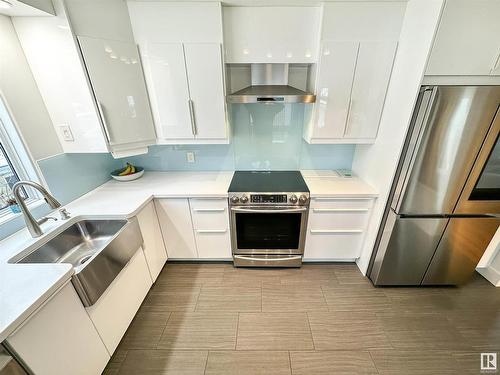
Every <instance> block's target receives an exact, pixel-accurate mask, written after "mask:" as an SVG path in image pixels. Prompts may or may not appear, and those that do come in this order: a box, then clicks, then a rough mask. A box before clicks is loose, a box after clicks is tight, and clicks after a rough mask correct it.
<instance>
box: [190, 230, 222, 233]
mask: <svg viewBox="0 0 500 375" xmlns="http://www.w3.org/2000/svg"><path fill="white" fill-rule="evenodd" d="M226 232H227V229H197V230H196V233H226Z"/></svg>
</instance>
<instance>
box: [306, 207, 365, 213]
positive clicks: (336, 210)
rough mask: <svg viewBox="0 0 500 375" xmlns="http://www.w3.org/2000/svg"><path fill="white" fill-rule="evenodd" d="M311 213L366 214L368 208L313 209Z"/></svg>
mask: <svg viewBox="0 0 500 375" xmlns="http://www.w3.org/2000/svg"><path fill="white" fill-rule="evenodd" d="M313 212H368V208H313Z"/></svg>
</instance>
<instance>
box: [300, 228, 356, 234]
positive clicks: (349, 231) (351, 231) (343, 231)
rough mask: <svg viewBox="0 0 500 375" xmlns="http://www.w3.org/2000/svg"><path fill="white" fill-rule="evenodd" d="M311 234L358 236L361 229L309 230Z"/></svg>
mask: <svg viewBox="0 0 500 375" xmlns="http://www.w3.org/2000/svg"><path fill="white" fill-rule="evenodd" d="M310 232H311V234H360V233H363V231H362V230H361V229H311V231H310Z"/></svg>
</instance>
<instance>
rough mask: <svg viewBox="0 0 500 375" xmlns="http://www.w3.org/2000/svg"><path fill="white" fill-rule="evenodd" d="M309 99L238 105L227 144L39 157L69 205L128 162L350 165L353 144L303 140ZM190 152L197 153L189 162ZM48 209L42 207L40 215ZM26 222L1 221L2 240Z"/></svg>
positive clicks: (187, 167)
mask: <svg viewBox="0 0 500 375" xmlns="http://www.w3.org/2000/svg"><path fill="white" fill-rule="evenodd" d="M310 109H311V105H307V104H276V103H273V104H261V103H259V104H233V105H230V106H229V116H230V121H231V124H232V126H231V127H232V134H231V143H230V144H228V145H172V146H170V145H163V146H152V147H150V148H149V153H148V154H146V155H140V156H134V157H130V158H126V159H121V160H115V159H113V158H112V157H111V155H110V154H61V155H56V156H53V157H51V158H48V159H44V160H41V161H39V162H38V164H39V166H40V169H41V171H42V173H43V175H44V177H45V180H46V181H47V184H48V185H49V187H50V189H51V191H52V193H53V194H54V196H55V197H56V198H57V199H59V200H60V201H61V202H62V203H63V204H66V203H68V202H70V201H72V200H74V199H76V198H78V197H80V196H81V195H83V194H85V193H87V192H88V191H90V190H92V189H94V188H96V187H97V186H99V185H101V184H103V183H104V182H106V181H108V180H109V179H110V176H109V173H110V172H111V171H112V170H114V169H117V168H119V167H121V166H122V165H123V164H124V163H125V161H129V162H131V163H133V164H135V165H138V166H142V167H144V168H145V169H146V170H151V171H202V170H204V171H217V170H258V169H274V170H297V169H336V168H351V165H352V159H353V155H354V149H355V146H354V145H310V144H308V143H306V142H305V141H304V140H303V139H302V131H303V124H304V123H306V122H307V121H308V119H309V116H310V113H309V111H310ZM186 152H193V153H194V154H195V160H196V162H195V163H188V162H187V159H186ZM48 211H49V209H48V207H47V206H46V205H43V206H42V207H38V208H37V209H36V211H35V216H37V217H40V216H42V215H45V214H47V212H48ZM23 226H24V220H23V218H22V217H17V218H16V219H14V220H11V221H9V222H7V223H5V224H3V225H1V226H0V239H2V238H5V237H7V236H8V235H10V234H12V233H14V232H15V231H17V230H19V229H21V228H22V227H23Z"/></svg>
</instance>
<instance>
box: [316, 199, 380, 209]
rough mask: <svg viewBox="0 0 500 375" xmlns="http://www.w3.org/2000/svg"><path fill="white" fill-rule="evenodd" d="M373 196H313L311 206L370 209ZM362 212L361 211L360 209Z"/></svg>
mask: <svg viewBox="0 0 500 375" xmlns="http://www.w3.org/2000/svg"><path fill="white" fill-rule="evenodd" d="M372 205H373V198H348V199H343V198H313V199H312V200H311V208H338V209H348V210H356V209H358V210H361V209H370V208H371V207H372ZM360 212H363V211H360Z"/></svg>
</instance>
